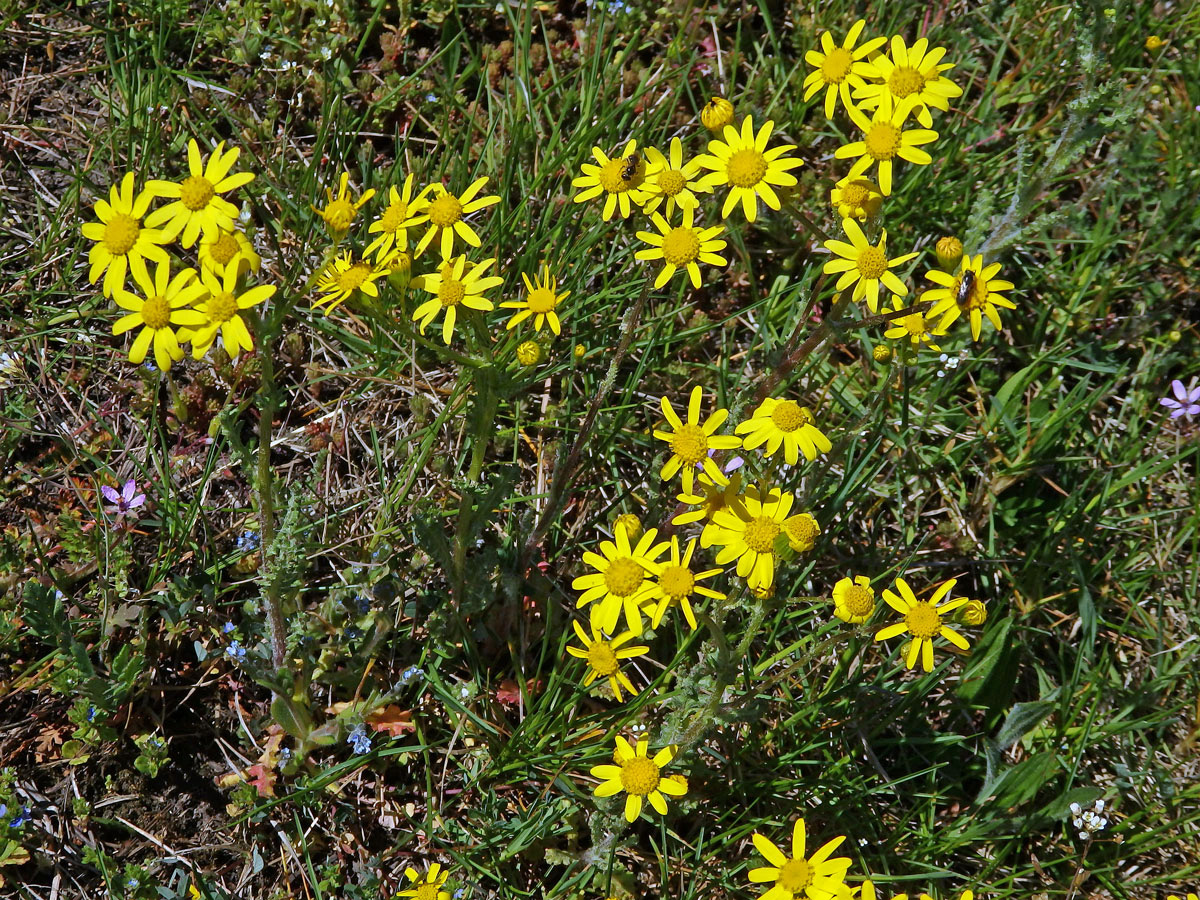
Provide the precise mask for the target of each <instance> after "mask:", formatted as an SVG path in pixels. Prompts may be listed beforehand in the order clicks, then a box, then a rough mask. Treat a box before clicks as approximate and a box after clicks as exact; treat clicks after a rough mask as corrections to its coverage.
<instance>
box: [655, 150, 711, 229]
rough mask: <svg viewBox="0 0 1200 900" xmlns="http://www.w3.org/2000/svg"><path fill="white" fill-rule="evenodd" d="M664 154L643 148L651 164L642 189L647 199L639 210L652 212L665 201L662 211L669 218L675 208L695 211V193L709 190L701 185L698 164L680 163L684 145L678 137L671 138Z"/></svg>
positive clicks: (697, 204)
mask: <svg viewBox="0 0 1200 900" xmlns="http://www.w3.org/2000/svg"><path fill="white" fill-rule="evenodd" d="M667 154H668V155H667V156H664V155H663V154H662V151H660V150H659V149H658V148H657V147H647V148H646V157H647V158H648V159H649V161H650V165H649V167H648V168H647V169H646V184H645V188H644V189H643V193H644V196H645V198H646V199H645V202H644V203H643V204H642V209H643V210H644V211H645V212H647V213H652V212H654V211H655V210H656V209H658V207H659V204H661V203H662V202H663V201H664V200H665V201H666V204H667V205H666V209H665V210H664V211H665V212H666V214H667V216H668V217H670V215H671V214H672V213H673V212H674V211H675V207H676V206H678V207H679V208H680V209H695V208H696V207H697V206H699V205H700V201H699V199H698V198H697V197H696V193H695V192H697V191H699V192H701V193H704V192H705V191H706V190H708V189H707V188H705V187H703V186H702V184H701V174H700V164H699V163H698V162H696V160H694V159H689V160H688V161H687V162H684V161H683V142H682V141H680V140H679V138H677V137H676V138H671V145H670V147H669V148H668V149H667Z"/></svg>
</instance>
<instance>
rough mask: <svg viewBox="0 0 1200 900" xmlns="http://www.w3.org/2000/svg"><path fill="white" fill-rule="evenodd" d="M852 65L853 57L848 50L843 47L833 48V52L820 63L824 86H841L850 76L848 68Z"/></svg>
mask: <svg viewBox="0 0 1200 900" xmlns="http://www.w3.org/2000/svg"><path fill="white" fill-rule="evenodd" d="M853 64H854V57H853V55H851V53H850V51H849V50H847V49H846V48H845V47H834V48H833V52H832V53H830V54H829V55H828V56H826V57H825V61H824V62H823V63H821V77H822V78H824V79H825V83H826V84H841V83H842V82H843V81H845V80H846V76H847V75H849V74H850V66H852V65H853Z"/></svg>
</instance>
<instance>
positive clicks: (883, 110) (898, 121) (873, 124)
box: [833, 94, 938, 197]
mask: <svg viewBox="0 0 1200 900" xmlns="http://www.w3.org/2000/svg"><path fill="white" fill-rule="evenodd" d="M916 104H917V98H916V97H909V98H908V99H907V100H902V101H900V103H899V104H898V105H895V104H893V103H892V99H891V96H890V95H888V94H884V95H883V97H881V98H880V103H879V106H878V108H877V109H876V110H875V115H874V117H872V118H870V119H868V118H867V117H866V116H865V115H864V114H863V113H862V112H861V111H860V110H858V109H857V108H856V107H853V106H851V107H849V110H848V111H849V113H850V118H851V119H853V120H854V124H855V125H857V126H858V127H859V129H860V130H861V131H862V133H863V139H862V140H861V141H854V142H853V143H850V144H846V145H845V146H843V147H838V148H837V150H835V151H834V154H833V155H834V156H835V157H837V158H838V159H850V158H851V157H855V156H857V157H859V158H858V159H857V160H855V162H854V165H853V166H851V167H850V172H849V173H848V175H847V177H848V178H857V177H858V176H859V175H863V174H865V173H866V172H867V170H868V169H870V168H871V166H873V165H875V164H876V163H878V164H879V188H880V190H882V191H883V195H884V196H885V197H886V196H888V195H889V194H891V192H892V165H893V162H892V161H893V160H894V159H895V158H896V157H900V158H901V159H906V160H908V161H909V162H910V163H915V164H916V165H920V166H927V165H929V164H930V163H931V162H933V157H931V156H930V155H929V154H928V153H926V152H925V151H924V150H921V149H920V148H919V147H918V145H919V144H928V143H929V142H930V141H936V140H937V136H938V135H937V132H936V131H928V130H926V129H922V128H910V129H909V130H908V131H905V130H904V120H905V119H907V118H908V115H909V113H911V112H912V111H913V108H914V107H915V106H916Z"/></svg>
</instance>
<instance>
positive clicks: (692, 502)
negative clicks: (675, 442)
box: [671, 472, 742, 548]
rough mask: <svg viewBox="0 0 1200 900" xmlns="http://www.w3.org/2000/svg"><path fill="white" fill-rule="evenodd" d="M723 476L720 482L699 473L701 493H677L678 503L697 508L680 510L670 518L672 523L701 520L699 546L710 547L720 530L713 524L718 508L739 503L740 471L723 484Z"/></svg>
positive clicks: (689, 522)
mask: <svg viewBox="0 0 1200 900" xmlns="http://www.w3.org/2000/svg"><path fill="white" fill-rule="evenodd" d="M723 482H724V476H722V480H721V482H715V481H713V480H712V479H711V478H709V477H708V476H707V475H705V474H704V473H703V472H701V473H700V478H699V484H700V489H701V490H702V491H703V492H704V493H703V494H679V495H677V496H678V499H679V502H680V503H686V504H688V505H689V506H696V507H698V508H697V509H689V510H686V511H685V512H681V513H680V514H679V515H677V516H676V517H675V518H674V519H672V520H671V524H672V525H689V524H691V523H692V522H701V521H703V522H704V523H705V524H704V530H703V531H701V532H700V546H701V547H705V548H707V547H711V546H712V545H713V539H714V538H715V537H716V534H717V532H718V531H719V530H720V529H719V528H718V527H717V526H716V525H715V524H713V516H714V515H716V513H717V511H718V510H721V509H725V507H727V506H729V505H730V504H732V503H740V502H741V500H740V498H741V492H742V473H741V472H734V473H733V474H732V475H730V476H729V483H728V484H725V483H723Z"/></svg>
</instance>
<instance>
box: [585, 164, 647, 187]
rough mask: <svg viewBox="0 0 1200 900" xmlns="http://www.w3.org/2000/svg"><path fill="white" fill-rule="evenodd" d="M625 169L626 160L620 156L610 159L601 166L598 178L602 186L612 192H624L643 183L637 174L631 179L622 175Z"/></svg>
mask: <svg viewBox="0 0 1200 900" xmlns="http://www.w3.org/2000/svg"><path fill="white" fill-rule="evenodd" d="M624 170H625V160H624V159H623V158H622V157H620V156H618V157H617V158H616V159H610V160H609V161H608V162H606V163H605V164H604V165H603V166H601V167H600V172H599V174H598V175H597V176H596V179H597V180H598V181H599V182H600V187H602V188H604V190H606V191H608V193H610V194H623V193H625V192H626V191H627V190H629V189H630V188H631V187H637V186H638V185H640V184H641V183H642V179H641V178H639V177H638V176H637V175H636V174H635V175H634V176H633V178H631V179H630V180H629V181H626V180H625V179H624V178H622V177H621V173H622V172H623V171H624Z"/></svg>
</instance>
